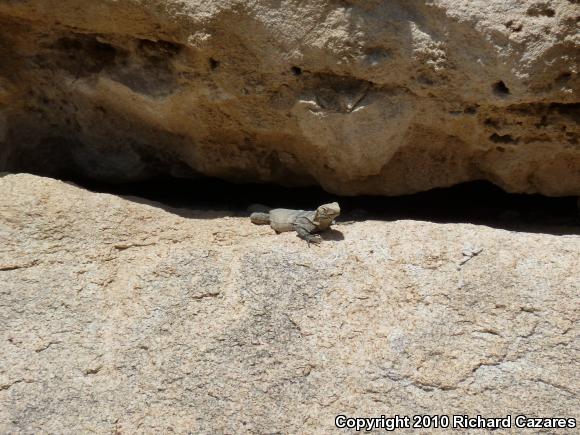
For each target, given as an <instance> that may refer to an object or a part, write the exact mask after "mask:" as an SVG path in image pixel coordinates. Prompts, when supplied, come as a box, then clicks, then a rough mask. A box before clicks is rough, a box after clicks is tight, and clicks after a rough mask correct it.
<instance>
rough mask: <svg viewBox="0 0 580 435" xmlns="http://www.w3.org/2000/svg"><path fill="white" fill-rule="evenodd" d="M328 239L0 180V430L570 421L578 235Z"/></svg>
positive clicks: (382, 225) (424, 228) (256, 429)
mask: <svg viewBox="0 0 580 435" xmlns="http://www.w3.org/2000/svg"><path fill="white" fill-rule="evenodd" d="M337 229H338V230H337V232H335V233H332V234H330V235H327V239H328V240H326V241H325V242H324V243H323V244H322V245H321V246H320V247H319V248H310V249H309V248H308V247H307V245H306V244H305V243H304V242H302V241H301V240H299V239H298V238H297V237H295V236H294V235H292V234H289V233H286V234H282V235H279V236H276V235H274V234H273V233H272V232H271V231H270V230H269V229H267V228H265V227H260V226H254V225H251V224H250V223H249V220H248V219H247V218H240V217H227V216H223V215H220V213H219V212H207V211H206V212H201V211H199V212H196V211H187V210H177V209H173V210H172V209H163V208H161V207H160V205H159V204H156V203H142V202H141V203H140V202H139V201H138V200H137V199H136V198H133V199H131V198H125V199H123V198H119V197H115V196H111V195H107V194H95V193H90V192H87V191H85V190H82V189H80V188H78V187H75V186H73V185H69V184H65V183H62V182H58V181H54V180H50V179H46V178H39V177H33V176H28V175H7V176H4V177H2V178H0V240H1V243H0V298H1V299H0V301H1V303H0V342H1V343H2V358H1V359H0V432H2V433H15V432H22V433H39V432H41V431H42V432H46V433H86V432H97V433H107V432H108V433H112V432H114V433H136V432H140V433H161V432H163V433H167V432H179V433H183V432H187V431H190V432H191V433H334V431H335V429H334V418H335V416H336V415H337V414H340V413H344V414H346V415H351V416H380V415H382V414H384V415H394V414H408V415H413V414H447V415H449V414H453V413H459V414H471V415H474V416H475V415H477V414H481V415H484V416H496V417H497V416H502V417H503V416H505V415H507V414H520V413H521V414H527V415H530V416H532V415H533V416H544V417H555V416H559V417H562V416H567V417H575V418H577V419H578V418H579V417H580V414H579V413H578V410H580V400H579V397H578V393H579V389H580V385H579V378H578V376H577V374H578V356H579V349H578V347H579V343H580V340H579V332H580V331H579V326H578V325H579V324H580V323H579V317H580V312H579V309H578V307H579V306H580V305H579V294H578V290H579V289H578V276H579V274H580V264H579V262H578V259H579V258H580V236H559V237H558V236H550V235H542V234H526V233H510V232H507V231H502V230H494V229H490V228H487V227H482V226H473V225H440V224H431V223H427V222H414V221H395V222H379V221H368V222H359V223H355V224H352V225H340V226H338V227H337ZM428 432H429V431H424V432H422V433H428ZM507 432H508V433H509V432H510V431H507ZM532 432H534V433H536V432H537V431H532ZM401 433H407V432H406V431H401ZM413 433H417V432H416V431H415V432H413ZM437 433H441V432H437ZM470 433H478V432H477V431H473V432H470ZM482 433H483V432H482ZM513 433H521V431H520V430H517V431H513Z"/></svg>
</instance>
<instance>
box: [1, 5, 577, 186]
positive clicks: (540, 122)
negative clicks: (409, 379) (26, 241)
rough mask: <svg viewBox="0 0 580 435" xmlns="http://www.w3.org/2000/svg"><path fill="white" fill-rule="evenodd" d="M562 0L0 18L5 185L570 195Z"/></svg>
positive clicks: (569, 30) (16, 9)
mask: <svg viewBox="0 0 580 435" xmlns="http://www.w3.org/2000/svg"><path fill="white" fill-rule="evenodd" d="M579 9H580V8H579V6H578V3H577V2H576V1H572V0H533V1H522V0H509V1H506V0H485V1H483V0H476V1H473V0H434V1H429V2H426V1H424V0H411V1H409V0H396V1H388V2H387V1H376V0H370V1H369V0H364V1H363V0H308V1H301V2H289V1H285V2H274V1H267V0H260V1H251V2H249V1H245V0H213V1H206V0H204V1H201V0H188V1H182V0H163V1H161V0H122V1H113V0H100V1H94V0H92V1H79V0H25V1H9V2H2V3H0V22H1V24H2V26H1V27H0V53H1V56H2V62H1V63H0V170H2V168H3V169H4V170H10V171H22V170H26V171H33V172H37V173H43V174H52V175H54V174H63V173H65V172H67V173H71V172H72V173H73V174H76V175H79V174H81V175H84V176H88V177H92V178H97V179H101V180H107V181H127V180H135V179H141V178H145V177H149V176H151V175H155V174H157V173H170V174H173V175H176V176H196V175H199V174H205V175H212V176H218V177H223V178H226V179H230V180H238V181H239V180H241V181H273V182H279V183H284V184H294V185H309V184H320V185H322V186H323V187H324V188H325V189H327V190H329V191H332V192H336V193H343V194H361V193H367V194H387V195H393V194H403V193H410V192H416V191H421V190H426V189H430V188H433V187H439V186H449V185H453V184H456V183H460V182H465V181H470V180H489V181H491V182H493V183H496V184H498V185H500V186H502V187H503V188H504V189H506V190H509V191H513V192H540V193H543V194H546V195H580V145H579V143H578V137H579V132H580V130H579V125H580V123H579V122H578V120H579V116H580V115H579V114H580V109H579V101H580V91H579V90H580V86H579V81H578V65H579V63H580V62H579V53H580V43H579V33H578V17H579V15H580V11H579Z"/></svg>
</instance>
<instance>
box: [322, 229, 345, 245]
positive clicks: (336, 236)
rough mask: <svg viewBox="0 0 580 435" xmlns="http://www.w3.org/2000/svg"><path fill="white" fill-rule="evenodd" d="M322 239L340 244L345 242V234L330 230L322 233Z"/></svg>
mask: <svg viewBox="0 0 580 435" xmlns="http://www.w3.org/2000/svg"><path fill="white" fill-rule="evenodd" d="M320 238H321V239H322V240H327V241H334V242H340V241H342V240H344V234H343V233H341V232H340V231H338V230H335V229H332V228H331V229H329V230H326V231H323V232H322V233H320Z"/></svg>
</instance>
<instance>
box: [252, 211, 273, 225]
mask: <svg viewBox="0 0 580 435" xmlns="http://www.w3.org/2000/svg"><path fill="white" fill-rule="evenodd" d="M250 220H251V221H252V223H253V224H256V225H270V213H252V214H251V215H250Z"/></svg>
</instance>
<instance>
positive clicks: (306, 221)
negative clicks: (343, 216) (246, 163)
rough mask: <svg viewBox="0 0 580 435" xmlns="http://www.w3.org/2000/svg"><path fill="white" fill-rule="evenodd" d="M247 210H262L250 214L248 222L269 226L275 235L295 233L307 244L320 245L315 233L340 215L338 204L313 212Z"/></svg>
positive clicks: (323, 206) (319, 239) (262, 207)
mask: <svg viewBox="0 0 580 435" xmlns="http://www.w3.org/2000/svg"><path fill="white" fill-rule="evenodd" d="M249 209H250V211H252V209H253V210H255V209H261V210H263V211H259V212H258V211H257V212H254V213H252V215H251V216H250V220H251V221H252V223H253V224H256V225H270V226H271V227H272V229H273V230H274V231H276V234H280V233H284V232H287V231H296V232H297V233H298V237H300V238H301V239H303V240H306V241H307V242H308V243H320V242H321V241H322V239H321V238H320V236H319V235H318V234H316V233H319V232H321V231H325V230H327V229H329V228H330V226H331V225H332V224H333V223H334V219H335V218H337V217H338V216H339V215H340V206H339V205H338V202H333V203H331V204H324V205H321V206H320V207H318V208H317V209H316V210H314V211H304V210H289V209H285V208H275V209H273V210H271V209H268V208H267V207H264V206H251V207H250V208H249Z"/></svg>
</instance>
